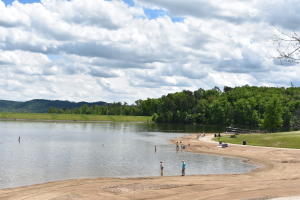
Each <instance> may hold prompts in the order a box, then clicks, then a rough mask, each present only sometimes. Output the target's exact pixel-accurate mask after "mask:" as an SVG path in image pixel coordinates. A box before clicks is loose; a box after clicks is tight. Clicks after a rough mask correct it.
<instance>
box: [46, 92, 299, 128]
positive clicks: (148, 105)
mask: <svg viewBox="0 0 300 200" xmlns="http://www.w3.org/2000/svg"><path fill="white" fill-rule="evenodd" d="M49 112H50V113H75V114H101V115H149V116H152V117H153V120H154V121H155V122H158V123H197V124H203V125H221V126H236V127H247V128H251V129H257V128H260V129H264V130H268V131H276V130H295V129H300V88H297V87H290V88H275V87H252V86H243V87H236V88H231V87H226V86H225V87H224V89H223V91H221V90H220V89H219V88H217V87H215V88H213V89H210V90H204V89H198V90H196V91H193V92H192V91H187V90H184V91H182V92H177V93H172V94H168V95H164V96H162V97H161V98H156V99H150V98H148V99H147V100H138V101H136V102H135V104H134V105H127V104H126V103H123V104H122V103H113V104H107V105H102V106H97V105H93V106H88V105H83V106H81V107H80V108H75V109H57V108H51V109H49Z"/></svg>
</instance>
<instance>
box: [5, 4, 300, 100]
mask: <svg viewBox="0 0 300 200" xmlns="http://www.w3.org/2000/svg"><path fill="white" fill-rule="evenodd" d="M295 3H296V1H295V0H289V1H283V0H275V1H268V2H262V1H259V0H228V1H226V3H225V2H224V1H221V0H216V1H204V0H191V1H188V2H187V1H182V0H153V1H145V0H136V1H135V6H128V5H127V4H125V3H124V2H123V1H121V0H111V1H105V0H42V1H41V3H34V4H22V3H19V2H17V1H15V2H14V3H13V4H12V5H9V6H5V4H4V3H3V2H2V1H0V13H1V15H0V72H1V75H0V83H1V84H0V95H1V96H2V99H12V100H28V99H33V98H49V99H68V100H75V101H82V100H85V101H100V100H104V101H109V102H110V101H128V102H130V103H132V102H134V101H135V100H137V99H140V98H147V97H159V96H160V95H163V94H166V93H168V92H174V91H179V90H182V89H190V90H195V89H197V88H199V87H203V88H212V87H214V86H215V85H217V86H219V87H223V86H224V85H228V86H238V85H244V84H250V85H252V84H255V85H275V86H286V85H289V84H290V82H291V81H293V82H294V83H296V84H297V83H298V82H297V77H296V76H295V74H296V73H298V71H299V70H298V68H299V65H293V66H290V65H285V66H283V65H281V63H280V62H278V61H277V60H276V59H275V60H274V56H276V51H275V47H274V44H273V43H272V39H273V31H274V28H273V27H272V26H273V25H276V26H280V27H282V28H283V29H286V30H287V31H289V30H297V29H298V28H299V27H298V23H296V22H297V19H298V18H299V16H300V15H299V14H298V12H296V10H297V8H298V7H297V6H298V4H295ZM270 7H272V9H270ZM144 8H148V9H150V12H151V9H159V10H163V11H164V12H166V15H163V16H161V17H158V18H155V17H154V19H153V18H151V19H148V18H147V16H146V15H145V14H144V11H143V9H144ZM273 8H274V9H273ZM281 8H284V9H285V10H287V11H289V12H279V9H281ZM298 10H299V9H298ZM173 17H182V18H183V20H182V21H180V22H174V20H173ZM298 21H299V20H298ZM278 76H282V77H281V78H278ZM283 77H284V78H283ZM299 84H300V83H299Z"/></svg>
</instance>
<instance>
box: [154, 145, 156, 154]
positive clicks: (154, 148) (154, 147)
mask: <svg viewBox="0 0 300 200" xmlns="http://www.w3.org/2000/svg"><path fill="white" fill-rule="evenodd" d="M154 152H155V153H156V145H154Z"/></svg>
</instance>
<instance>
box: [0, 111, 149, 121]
mask: <svg viewBox="0 0 300 200" xmlns="http://www.w3.org/2000/svg"><path fill="white" fill-rule="evenodd" d="M0 120H3V121H4V120H14V121H40V122H94V123H97V122H98V123H99V122H147V123H151V122H152V120H151V116H127V115H92V114H89V115H85V114H52V113H51V114H50V113H0Z"/></svg>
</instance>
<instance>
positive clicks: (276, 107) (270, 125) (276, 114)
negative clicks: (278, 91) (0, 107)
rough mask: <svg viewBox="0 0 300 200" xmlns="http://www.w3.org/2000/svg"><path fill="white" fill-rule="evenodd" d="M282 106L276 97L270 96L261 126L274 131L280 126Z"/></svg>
mask: <svg viewBox="0 0 300 200" xmlns="http://www.w3.org/2000/svg"><path fill="white" fill-rule="evenodd" d="M282 123H283V120H282V108H281V105H280V102H279V100H278V99H277V98H272V99H271V100H270V102H269V103H268V105H267V107H266V112H265V115H264V120H263V127H264V128H265V129H267V130H268V131H271V132H274V131H275V130H278V129H279V128H281V127H282Z"/></svg>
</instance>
